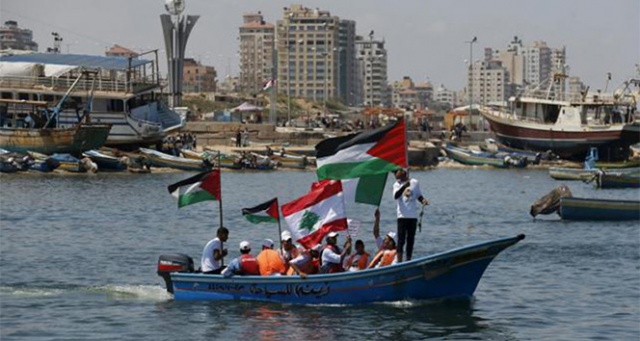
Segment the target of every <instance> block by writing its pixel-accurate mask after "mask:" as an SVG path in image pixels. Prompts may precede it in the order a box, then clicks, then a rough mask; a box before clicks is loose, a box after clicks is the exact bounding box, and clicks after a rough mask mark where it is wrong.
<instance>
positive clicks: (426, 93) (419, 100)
mask: <svg viewBox="0 0 640 341" xmlns="http://www.w3.org/2000/svg"><path fill="white" fill-rule="evenodd" d="M391 98H392V103H393V106H394V107H396V108H405V109H411V110H424V109H427V107H428V105H429V102H430V101H432V100H433V87H432V86H431V83H429V82H422V83H418V84H414V82H413V80H412V79H411V77H409V76H404V77H403V78H402V80H401V81H395V82H393V83H392V84H391Z"/></svg>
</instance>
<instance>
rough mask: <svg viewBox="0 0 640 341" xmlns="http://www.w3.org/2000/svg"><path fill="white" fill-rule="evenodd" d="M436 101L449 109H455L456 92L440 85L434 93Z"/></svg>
mask: <svg viewBox="0 0 640 341" xmlns="http://www.w3.org/2000/svg"><path fill="white" fill-rule="evenodd" d="M434 100H435V102H438V103H441V104H443V105H445V106H448V108H453V107H455V106H456V92H455V91H453V90H449V89H447V88H446V87H445V86H444V84H440V86H439V87H438V88H437V89H435V91H434Z"/></svg>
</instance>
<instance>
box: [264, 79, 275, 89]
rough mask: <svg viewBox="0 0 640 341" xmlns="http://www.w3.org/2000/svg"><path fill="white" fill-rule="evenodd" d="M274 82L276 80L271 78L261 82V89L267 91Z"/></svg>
mask: <svg viewBox="0 0 640 341" xmlns="http://www.w3.org/2000/svg"><path fill="white" fill-rule="evenodd" d="M275 84H276V80H275V79H273V78H272V79H270V80H268V81H266V82H265V83H264V84H262V91H267V90H269V89H271V87H273V86H274V85H275Z"/></svg>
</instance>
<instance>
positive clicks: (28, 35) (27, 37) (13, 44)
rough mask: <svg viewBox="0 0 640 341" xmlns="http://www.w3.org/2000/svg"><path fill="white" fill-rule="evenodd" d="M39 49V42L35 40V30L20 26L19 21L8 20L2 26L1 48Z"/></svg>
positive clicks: (0, 33) (0, 32) (0, 31)
mask: <svg viewBox="0 0 640 341" xmlns="http://www.w3.org/2000/svg"><path fill="white" fill-rule="evenodd" d="M5 49H13V50H29V51H38V44H37V43H36V42H34V41H33V32H31V30H29V29H26V28H20V27H18V22H17V21H13V20H8V21H5V22H4V25H3V26H1V27H0V50H5Z"/></svg>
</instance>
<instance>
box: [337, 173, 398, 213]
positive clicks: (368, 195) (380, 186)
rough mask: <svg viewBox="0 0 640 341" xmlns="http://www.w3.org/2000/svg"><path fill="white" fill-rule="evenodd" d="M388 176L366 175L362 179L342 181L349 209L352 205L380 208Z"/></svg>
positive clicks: (345, 201)
mask: <svg viewBox="0 0 640 341" xmlns="http://www.w3.org/2000/svg"><path fill="white" fill-rule="evenodd" d="M388 174H389V173H384V174H376V175H365V176H363V177H360V178H355V179H343V180H341V182H342V192H343V193H344V203H345V205H346V206H347V209H348V208H349V207H350V206H351V204H352V203H359V204H367V205H373V206H380V202H381V201H382V194H383V193H384V186H385V185H386V184H387V175H388Z"/></svg>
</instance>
